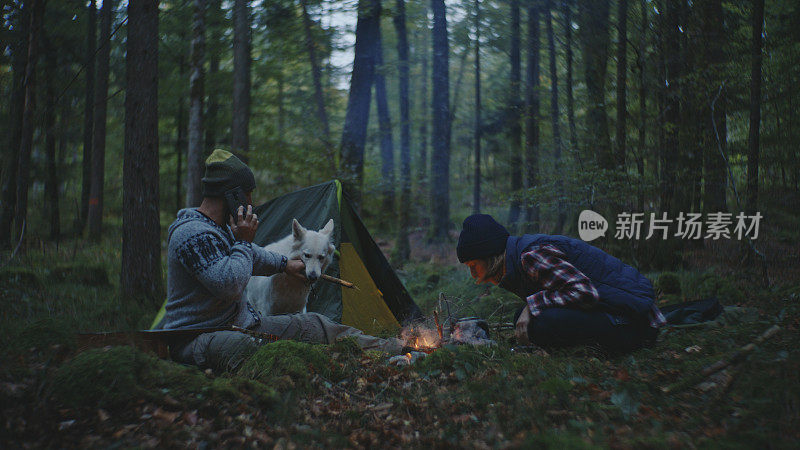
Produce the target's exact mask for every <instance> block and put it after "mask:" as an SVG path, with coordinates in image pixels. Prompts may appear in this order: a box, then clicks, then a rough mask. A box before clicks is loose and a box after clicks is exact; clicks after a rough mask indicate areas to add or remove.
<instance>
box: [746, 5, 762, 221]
mask: <svg viewBox="0 0 800 450" xmlns="http://www.w3.org/2000/svg"><path fill="white" fill-rule="evenodd" d="M752 19H753V22H752V24H753V32H752V39H753V40H752V47H751V51H750V57H751V60H750V61H751V66H750V131H749V133H748V135H747V205H746V206H745V209H746V210H747V213H748V214H755V212H756V211H757V210H758V157H759V148H758V146H759V142H758V141H759V127H760V125H761V59H762V53H761V51H762V47H763V45H764V43H763V38H762V36H761V33H762V30H763V26H764V0H753V17H752Z"/></svg>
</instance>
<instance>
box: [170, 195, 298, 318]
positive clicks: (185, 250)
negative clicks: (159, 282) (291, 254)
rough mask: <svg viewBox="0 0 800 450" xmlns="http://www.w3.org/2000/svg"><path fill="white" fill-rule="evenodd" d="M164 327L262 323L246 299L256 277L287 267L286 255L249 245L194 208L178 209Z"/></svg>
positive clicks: (172, 239)
mask: <svg viewBox="0 0 800 450" xmlns="http://www.w3.org/2000/svg"><path fill="white" fill-rule="evenodd" d="M168 236H169V237H168V247H169V249H168V267H167V305H166V315H165V317H164V328H200V327H217V326H224V325H231V324H236V325H239V326H247V325H248V324H249V323H252V322H253V321H257V320H258V316H256V315H255V311H253V310H252V308H251V307H249V305H247V303H246V302H245V301H244V300H243V299H242V292H244V288H245V286H247V282H248V281H249V280H250V276H251V275H263V276H267V275H272V274H275V273H277V272H278V271H280V270H283V269H285V265H286V262H285V259H284V257H283V256H282V255H279V254H277V253H274V252H269V251H266V250H264V249H263V248H261V247H259V246H257V245H251V244H250V243H249V242H246V241H237V240H236V239H235V238H234V236H233V234H232V233H231V230H230V228H229V227H228V226H225V227H224V228H222V227H220V226H219V225H217V223H216V222H214V221H213V220H211V219H210V218H208V217H206V216H205V215H203V214H202V213H200V212H198V211H197V210H196V209H194V208H186V209H182V210H180V211H178V218H177V219H176V220H175V222H173V223H172V225H170V227H169V233H168Z"/></svg>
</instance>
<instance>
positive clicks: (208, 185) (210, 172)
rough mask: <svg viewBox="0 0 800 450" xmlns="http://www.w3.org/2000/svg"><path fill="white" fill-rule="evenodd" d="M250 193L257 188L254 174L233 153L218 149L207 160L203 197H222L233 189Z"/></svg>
mask: <svg viewBox="0 0 800 450" xmlns="http://www.w3.org/2000/svg"><path fill="white" fill-rule="evenodd" d="M237 187H239V188H241V189H242V191H244V192H250V191H252V190H253V189H255V188H256V179H255V177H253V172H252V171H251V170H250V168H249V167H247V164H245V163H243V162H242V160H241V159H239V158H237V157H236V155H234V154H233V153H231V152H228V151H225V150H220V149H216V150H214V152H213V153H211V156H209V157H208V159H206V174H205V176H204V177H203V196H204V197H222V196H223V195H225V192H226V191H228V190H231V189H233V188H237Z"/></svg>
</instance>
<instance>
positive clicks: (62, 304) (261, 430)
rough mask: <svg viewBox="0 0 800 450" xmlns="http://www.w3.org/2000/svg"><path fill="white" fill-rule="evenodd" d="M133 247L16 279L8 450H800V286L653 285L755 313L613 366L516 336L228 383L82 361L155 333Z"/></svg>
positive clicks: (296, 356) (453, 272)
mask: <svg viewBox="0 0 800 450" xmlns="http://www.w3.org/2000/svg"><path fill="white" fill-rule="evenodd" d="M787 220H788V219H787ZM781 239H782V238H781ZM777 242H779V243H780V242H782V241H780V239H778V240H777ZM117 244H118V239H116V238H115V237H114V236H113V233H112V236H110V237H109V238H108V239H107V240H106V241H104V242H100V243H97V244H91V245H86V246H83V245H84V244H82V243H78V242H68V243H65V244H62V245H61V246H60V247H58V248H56V247H55V246H51V245H39V246H34V248H33V249H29V250H28V251H27V252H26V253H24V254H20V255H18V256H17V257H16V258H15V260H14V261H13V262H12V264H10V265H9V266H6V267H5V268H3V270H0V279H2V280H3V283H2V284H0V301H2V302H3V304H4V308H5V310H4V314H3V315H2V316H0V345H3V348H4V351H3V352H2V353H0V404H2V405H3V407H2V415H3V421H2V424H3V425H0V442H3V443H4V444H5V445H4V447H8V448H17V447H22V446H25V445H28V446H39V447H41V446H59V447H82V448H85V447H106V446H117V447H120V446H121V447H148V446H149V447H153V446H157V447H169V446H181V447H184V446H188V447H194V446H211V447H230V446H244V445H256V446H261V447H265V446H266V447H272V446H275V445H279V446H291V445H292V444H294V445H297V446H299V447H307V446H324V447H332V448H342V447H397V446H400V447H426V448H427V447H447V446H453V447H482V448H485V447H507V446H512V447H526V448H559V449H561V448H586V447H592V448H596V447H615V448H667V447H670V448H672V447H700V448H708V447H712V448H720V447H721V448H738V447H743V448H762V447H763V448H793V447H796V443H797V442H798V439H799V438H800V432H799V431H798V430H800V407H798V405H800V375H798V374H800V350H798V349H800V338H799V337H798V328H799V327H800V283H798V281H797V278H795V277H791V276H783V277H776V279H775V280H774V282H773V286H772V287H771V288H764V287H761V285H760V284H759V283H758V276H757V275H753V273H752V272H753V271H752V270H750V269H747V270H745V269H742V268H736V267H734V266H731V265H724V264H722V265H716V264H704V265H702V267H694V268H692V267H687V266H684V267H680V268H677V269H676V270H673V271H669V272H648V273H647V275H648V276H649V277H650V278H651V279H653V280H655V281H656V285H657V286H658V287H661V291H662V293H661V297H660V299H659V300H660V301H661V302H662V303H673V302H678V301H685V300H694V299H698V298H703V297H706V296H710V295H715V296H717V297H718V298H719V299H720V301H721V302H722V303H723V304H725V305H737V304H738V305H740V306H743V307H747V308H750V309H751V310H752V311H754V313H753V314H752V315H751V316H750V317H748V318H747V320H743V321H741V322H736V321H731V322H729V323H728V324H726V325H722V326H717V327H697V328H684V329H679V328H675V329H670V330H667V331H666V332H663V333H661V335H660V336H659V340H658V342H657V344H656V346H655V347H654V348H652V349H645V350H640V351H638V352H635V353H633V354H631V355H626V356H620V357H615V358H611V359H608V358H605V357H603V356H602V355H600V354H599V353H598V352H597V351H596V350H594V349H592V348H576V349H572V350H562V351H555V352H552V353H550V354H549V355H546V356H545V355H542V354H538V353H517V352H513V351H511V348H512V347H514V346H515V345H516V343H515V342H514V340H513V332H512V331H510V330H506V331H500V332H495V333H494V334H493V338H494V339H496V340H497V342H498V345H497V346H495V347H484V348H472V347H446V348H443V349H441V350H438V351H437V352H434V353H433V354H431V355H430V356H428V357H427V358H426V359H423V360H422V361H420V362H418V363H417V364H415V365H413V366H411V367H407V368H397V367H393V366H389V365H387V364H386V359H387V358H386V356H384V355H381V354H378V353H373V352H362V351H361V350H360V349H358V347H357V346H356V345H355V344H354V342H352V341H351V340H348V341H344V342H340V343H337V344H335V345H332V346H320V345H310V344H302V343H296V342H281V343H277V344H270V345H268V346H266V347H264V348H262V349H261V350H260V351H259V352H257V353H256V354H255V355H254V356H253V357H252V358H251V359H250V360H249V361H247V362H246V363H245V364H244V365H243V366H242V367H241V368H240V370H239V371H238V372H237V373H224V374H221V373H210V372H204V371H202V370H200V369H197V368H193V367H185V366H182V365H179V364H176V363H174V362H171V361H166V360H159V359H157V358H155V357H153V356H152V355H149V354H145V353H142V352H140V351H138V350H135V349H133V348H130V347H110V348H105V349H94V350H83V351H82V350H80V349H79V348H78V345H77V342H76V340H75V335H76V333H77V332H79V331H100V330H134V329H143V328H147V327H148V325H149V323H150V320H151V319H152V317H153V315H154V314H155V312H156V310H157V307H158V306H159V305H143V304H135V303H133V304H132V303H126V302H124V301H122V299H121V298H120V296H119V289H118V281H117V280H118V279H119V250H118V248H117V247H118V245H117ZM776 245H777V244H776ZM703 257H704V256H703V255H702V254H697V253H695V254H694V256H693V258H695V259H697V260H702V258H703ZM708 258H710V256H709V257H708ZM65 260H68V261H71V262H70V264H69V266H66V267H73V268H74V267H81V266H86V267H95V268H97V267H101V268H102V269H103V271H104V273H106V275H107V278H106V279H107V281H108V283H107V284H105V283H103V282H100V281H102V279H103V278H102V276H101V277H99V278H92V280H95V281H97V280H100V281H98V282H91V283H90V282H87V281H86V279H83V278H81V276H78V275H74V274H75V273H77V272H73V276H60V275H59V276H54V275H53V274H54V273H69V270H67V271H63V267H65V266H63V265H59V264H55V263H53V262H52V261H65ZM59 267H60V268H59ZM57 268H58V270H60V271H62V272H57V271H56V269H57ZM93 270H94V269H93ZM775 271H776V273H781V272H779V271H778V269H777V268H776V269H775ZM89 272H92V271H91V270H90V271H89ZM92 273H93V272H92ZM783 273H788V272H783ZM400 276H401V278H402V279H403V281H404V282H405V284H406V286H407V287H408V289H409V291H410V292H411V293H412V295H413V296H414V298H415V299H416V300H417V302H418V304H419V305H420V307H421V308H422V309H423V310H424V311H426V312H430V311H431V310H432V308H433V307H435V305H436V303H437V298H438V294H439V292H444V293H445V294H446V295H447V297H448V299H450V300H451V302H452V303H451V308H452V309H453V310H452V311H451V312H452V313H453V314H455V315H458V316H469V315H477V316H481V317H484V318H489V320H490V322H491V323H493V324H496V323H502V322H508V321H510V320H511V319H510V316H511V315H512V314H513V312H514V310H516V309H517V308H519V302H518V301H517V300H516V299H514V298H513V297H511V296H509V295H508V294H506V293H504V292H502V291H500V290H498V289H497V288H490V289H489V288H487V287H486V286H485V285H484V286H476V285H474V284H473V283H472V280H471V279H470V278H469V275H468V273H467V272H466V270H464V269H463V267H460V266H442V265H441V264H432V263H428V262H424V263H423V262H416V263H412V264H407V265H406V266H405V267H404V268H403V269H402V271H401V272H400ZM90 278H91V277H90ZM76 280H81V281H79V282H76ZM776 323H777V324H780V325H781V326H782V331H781V332H780V333H779V334H777V335H776V336H775V337H773V338H772V339H770V340H768V341H767V342H765V343H764V344H762V345H760V346H759V347H758V348H757V349H756V350H755V351H754V352H753V353H752V354H751V355H750V357H749V358H748V359H746V360H745V361H744V362H742V363H740V364H737V365H736V366H734V367H733V368H731V369H729V373H730V375H731V377H732V378H731V381H730V383H729V384H728V385H727V386H725V387H724V388H713V389H709V390H707V391H701V390H699V389H697V388H696V387H695V386H694V384H691V385H688V386H686V387H685V388H684V389H680V390H677V391H675V392H672V393H669V394H665V393H664V392H663V390H662V388H664V387H666V386H672V385H675V384H676V383H680V382H681V381H682V380H685V379H686V378H687V377H688V376H691V375H693V374H697V373H698V372H699V371H700V370H701V369H702V368H703V367H705V366H706V365H708V364H710V363H713V362H715V361H717V360H719V359H721V358H724V357H727V356H729V355H731V354H732V353H733V352H734V351H736V350H737V349H738V348H739V347H741V346H742V345H744V344H746V343H748V342H750V341H752V340H753V339H754V338H755V337H756V336H758V335H759V334H760V333H762V332H763V331H764V330H766V329H767V328H769V327H770V326H771V325H772V324H776Z"/></svg>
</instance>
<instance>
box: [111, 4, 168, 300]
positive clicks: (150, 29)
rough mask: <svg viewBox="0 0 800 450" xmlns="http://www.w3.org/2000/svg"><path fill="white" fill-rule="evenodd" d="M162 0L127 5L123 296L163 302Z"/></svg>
mask: <svg viewBox="0 0 800 450" xmlns="http://www.w3.org/2000/svg"><path fill="white" fill-rule="evenodd" d="M158 40H159V39H158V0H147V1H146V0H138V1H134V2H130V3H129V4H128V49H127V56H126V94H125V157H124V162H123V164H124V165H123V178H122V186H123V189H122V271H121V283H120V284H121V287H122V292H123V295H124V296H125V297H126V298H128V299H133V300H136V301H139V302H143V303H146V304H147V305H150V306H153V307H158V305H160V304H161V301H162V300H163V295H164V293H163V289H162V280H161V237H160V231H161V226H160V225H159V214H158V213H159V209H158Z"/></svg>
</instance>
